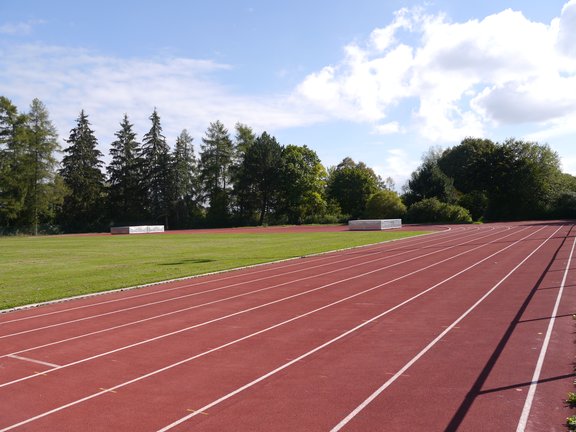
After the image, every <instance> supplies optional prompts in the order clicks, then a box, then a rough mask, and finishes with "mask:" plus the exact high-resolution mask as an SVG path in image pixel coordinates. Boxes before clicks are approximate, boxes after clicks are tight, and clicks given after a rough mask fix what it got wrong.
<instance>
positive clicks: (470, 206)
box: [458, 190, 488, 221]
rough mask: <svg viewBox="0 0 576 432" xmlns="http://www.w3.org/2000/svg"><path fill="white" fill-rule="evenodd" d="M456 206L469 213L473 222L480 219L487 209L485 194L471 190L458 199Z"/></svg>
mask: <svg viewBox="0 0 576 432" xmlns="http://www.w3.org/2000/svg"><path fill="white" fill-rule="evenodd" d="M458 205H459V206H461V207H464V208H465V209H467V210H468V211H469V212H470V215H471V216H472V219H474V220H475V221H477V220H480V219H482V216H484V214H485V213H486V209H487V208H488V196H487V194H486V192H483V191H479V190H473V191H471V192H468V193H467V194H465V195H462V196H461V197H460V198H459V199H458Z"/></svg>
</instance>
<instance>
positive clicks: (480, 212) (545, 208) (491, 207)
mask: <svg viewBox="0 0 576 432" xmlns="http://www.w3.org/2000/svg"><path fill="white" fill-rule="evenodd" d="M402 199H403V201H404V202H405V203H406V205H408V206H410V207H409V208H410V209H412V208H413V207H414V206H416V207H415V208H414V209H413V210H412V219H419V220H422V221H424V220H425V221H427V222H430V221H431V220H430V219H433V214H434V213H435V211H434V210H433V209H434V208H436V212H438V208H439V206H441V207H442V206H443V207H444V208H446V206H449V207H450V208H451V209H452V211H453V214H454V218H456V219H459V221H472V220H476V221H478V220H486V221H502V220H529V219H550V218H575V217H576V177H574V176H572V175H570V174H567V173H563V172H562V170H561V165H560V158H559V157H558V154H557V153H556V152H554V151H552V150H551V149H550V147H549V146H548V145H541V144H538V143H535V142H529V141H523V140H517V139H514V138H510V139H507V140H506V141H504V142H502V143H498V142H493V141H491V140H489V139H482V138H471V137H469V138H465V139H464V140H462V142H461V143H460V144H459V145H456V146H454V147H451V148H448V149H446V150H440V149H431V150H430V151H429V152H428V153H427V154H426V155H425V156H424V157H423V161H422V164H421V165H420V166H419V167H418V169H417V170H416V171H414V172H413V173H412V175H411V178H410V180H409V181H408V183H407V184H406V186H405V188H404V194H403V196H402ZM462 210H466V212H468V215H466V214H464V212H463V211H462ZM430 212H431V213H432V214H431V213H430ZM446 218H447V216H446V215H445V216H444V219H446ZM448 219H449V218H448Z"/></svg>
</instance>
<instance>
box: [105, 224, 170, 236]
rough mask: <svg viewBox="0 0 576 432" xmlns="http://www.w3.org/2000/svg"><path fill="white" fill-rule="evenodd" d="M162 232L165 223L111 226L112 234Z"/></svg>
mask: <svg viewBox="0 0 576 432" xmlns="http://www.w3.org/2000/svg"><path fill="white" fill-rule="evenodd" d="M161 232H164V225H133V226H122V227H111V228H110V234H150V233H161Z"/></svg>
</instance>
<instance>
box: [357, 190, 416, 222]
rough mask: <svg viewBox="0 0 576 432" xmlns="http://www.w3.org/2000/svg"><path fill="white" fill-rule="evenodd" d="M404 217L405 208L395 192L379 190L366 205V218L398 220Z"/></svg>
mask: <svg viewBox="0 0 576 432" xmlns="http://www.w3.org/2000/svg"><path fill="white" fill-rule="evenodd" d="M405 215H406V206H405V205H404V203H403V202H402V200H401V199H400V197H399V196H398V194H397V193H396V192H393V191H389V190H381V191H379V192H376V193H375V194H374V195H372V196H371V197H370V198H369V199H368V202H367V203H366V216H367V217H368V218H371V219H398V218H402V217H404V216H405Z"/></svg>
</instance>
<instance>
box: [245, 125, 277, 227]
mask: <svg viewBox="0 0 576 432" xmlns="http://www.w3.org/2000/svg"><path fill="white" fill-rule="evenodd" d="M281 159H282V147H281V146H280V144H278V142H277V141H276V139H275V138H274V137H272V136H270V135H268V133H266V132H263V133H262V135H260V136H259V137H257V138H256V140H255V141H254V143H253V144H252V145H251V146H250V147H249V148H248V149H247V150H246V153H245V154H244V157H243V160H242V163H241V166H240V169H239V173H238V183H237V184H238V190H240V191H241V193H240V196H243V197H244V196H246V192H247V191H249V192H248V194H247V195H248V196H249V199H246V200H244V202H243V210H244V211H245V212H246V213H248V214H250V213H254V212H256V213H257V214H258V217H257V220H258V222H257V223H258V225H262V224H263V223H264V221H265V220H266V216H267V215H268V213H269V211H270V209H271V208H273V207H274V205H275V204H276V201H277V199H278V186H279V172H280V164H281Z"/></svg>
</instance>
